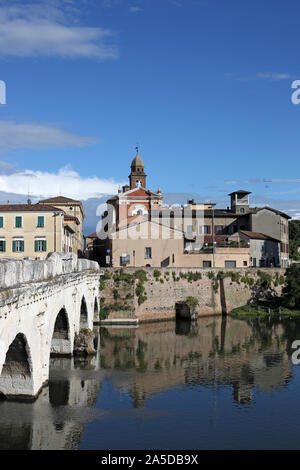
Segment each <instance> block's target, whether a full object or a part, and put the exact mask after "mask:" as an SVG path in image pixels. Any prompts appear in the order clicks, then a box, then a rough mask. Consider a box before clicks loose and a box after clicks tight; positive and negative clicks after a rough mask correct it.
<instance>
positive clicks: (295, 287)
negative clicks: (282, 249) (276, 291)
mask: <svg viewBox="0 0 300 470" xmlns="http://www.w3.org/2000/svg"><path fill="white" fill-rule="evenodd" d="M282 293H283V298H282V300H283V304H284V305H285V306H286V307H288V308H292V309H293V308H300V264H292V265H291V266H290V267H289V268H288V269H287V270H286V285H285V287H284V288H283V291H282Z"/></svg>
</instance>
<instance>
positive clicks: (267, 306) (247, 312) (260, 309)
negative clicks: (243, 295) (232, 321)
mask: <svg viewBox="0 0 300 470" xmlns="http://www.w3.org/2000/svg"><path fill="white" fill-rule="evenodd" d="M230 315H231V316H232V317H239V318H245V317H250V316H251V317H252V316H255V317H256V316H259V317H268V316H270V315H271V316H274V317H275V316H276V317H278V316H285V317H295V316H300V310H296V309H295V310H291V309H288V308H286V307H282V306H274V305H272V303H269V302H258V303H256V304H254V305H243V306H242V307H238V308H235V309H234V310H232V311H231V312H230Z"/></svg>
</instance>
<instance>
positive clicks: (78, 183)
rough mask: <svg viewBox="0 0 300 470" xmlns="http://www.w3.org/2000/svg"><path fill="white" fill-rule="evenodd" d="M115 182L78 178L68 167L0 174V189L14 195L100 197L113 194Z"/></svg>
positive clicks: (80, 198) (116, 187) (116, 188)
mask: <svg viewBox="0 0 300 470" xmlns="http://www.w3.org/2000/svg"><path fill="white" fill-rule="evenodd" d="M119 184H121V185H124V184H125V183H124V182H120V183H118V182H116V181H114V180H113V179H100V178H98V177H97V176H93V177H82V176H80V175H79V173H77V172H76V171H74V170H72V169H71V168H70V167H69V166H66V167H64V168H61V169H59V170H58V171H57V173H50V172H43V171H33V170H24V171H16V172H15V173H12V174H0V188H1V191H4V192H9V193H14V194H28V193H30V194H31V195H32V196H34V197H37V198H39V199H42V198H47V197H51V196H57V195H59V194H61V195H63V196H66V197H71V198H74V199H78V200H86V199H89V198H93V197H101V196H102V195H103V194H116V193H117V191H118V187H119Z"/></svg>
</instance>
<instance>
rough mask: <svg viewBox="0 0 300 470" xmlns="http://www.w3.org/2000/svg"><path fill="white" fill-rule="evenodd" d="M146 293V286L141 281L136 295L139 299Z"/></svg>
mask: <svg viewBox="0 0 300 470" xmlns="http://www.w3.org/2000/svg"><path fill="white" fill-rule="evenodd" d="M144 292H145V287H144V284H143V283H142V281H139V282H138V284H137V286H136V289H135V293H136V295H137V296H138V297H139V296H140V295H141V294H143V293H144Z"/></svg>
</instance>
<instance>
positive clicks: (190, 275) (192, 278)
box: [172, 271, 202, 283]
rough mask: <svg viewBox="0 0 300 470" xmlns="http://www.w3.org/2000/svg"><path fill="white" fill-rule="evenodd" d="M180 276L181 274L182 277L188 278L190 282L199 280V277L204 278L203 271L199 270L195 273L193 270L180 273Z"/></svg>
mask: <svg viewBox="0 0 300 470" xmlns="http://www.w3.org/2000/svg"><path fill="white" fill-rule="evenodd" d="M172 274H173V273H172ZM179 276H180V278H181V279H187V281H188V282H190V283H192V282H195V281H199V279H202V274H201V273H199V272H195V273H194V272H193V271H188V272H187V273H180V274H179ZM173 279H174V276H173ZM178 280H179V279H178Z"/></svg>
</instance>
